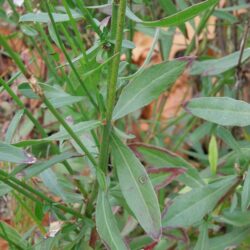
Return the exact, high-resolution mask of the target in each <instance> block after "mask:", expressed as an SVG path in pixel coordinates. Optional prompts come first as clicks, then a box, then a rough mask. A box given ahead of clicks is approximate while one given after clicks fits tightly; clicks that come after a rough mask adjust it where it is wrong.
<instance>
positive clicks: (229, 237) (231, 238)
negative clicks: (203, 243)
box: [209, 227, 250, 250]
mask: <svg viewBox="0 0 250 250" xmlns="http://www.w3.org/2000/svg"><path fill="white" fill-rule="evenodd" d="M249 233H250V228H249V227H246V228H242V229H241V228H236V229H234V230H233V231H231V232H230V233H227V234H225V235H223V236H218V237H214V238H212V239H210V240H209V250H222V249H230V247H235V246H237V245H239V244H241V243H242V242H243V241H244V240H245V239H246V238H247V237H249Z"/></svg>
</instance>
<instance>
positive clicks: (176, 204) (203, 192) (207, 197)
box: [162, 176, 237, 227]
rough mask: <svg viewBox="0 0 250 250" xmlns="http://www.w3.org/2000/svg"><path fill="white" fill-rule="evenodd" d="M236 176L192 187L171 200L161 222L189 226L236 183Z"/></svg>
mask: <svg viewBox="0 0 250 250" xmlns="http://www.w3.org/2000/svg"><path fill="white" fill-rule="evenodd" d="M236 181H237V177H235V176H229V177H226V178H225V179H223V180H221V181H217V182H215V183H212V184H209V185H207V186H204V187H201V188H196V189H193V190H192V191H190V192H188V193H185V194H183V195H179V196H178V197H176V198H175V199H174V200H173V204H172V205H171V206H170V207H169V209H168V211H167V214H166V216H165V217H164V218H163V220H162V223H163V226H164V227H189V226H191V225H193V224H194V223H196V222H199V221H200V220H202V218H203V217H204V216H205V215H206V214H208V213H210V212H211V211H212V210H213V209H214V207H215V206H216V204H217V203H218V201H219V200H220V199H221V198H222V197H223V196H224V195H225V194H226V193H227V192H228V190H230V188H231V187H232V186H233V185H234V184H235V183H236Z"/></svg>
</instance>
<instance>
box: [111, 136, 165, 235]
mask: <svg viewBox="0 0 250 250" xmlns="http://www.w3.org/2000/svg"><path fill="white" fill-rule="evenodd" d="M111 138H112V140H111V141H112V143H111V147H112V157H113V160H114V165H115V167H116V170H117V174H118V178H119V183H120V187H121V190H122V193H123V196H124V197H125V200H126V202H127V203H128V205H129V207H130V209H131V210H132V211H133V213H134V215H135V216H136V218H137V220H138V221H139V223H140V225H141V226H142V228H143V229H144V230H145V231H146V232H147V233H148V234H149V235H150V236H151V237H152V238H153V239H159V238H160V236H161V214H160V208H159V203H158V199H157V196H156V193H155V191H154V188H153V185H152V183H151V181H150V179H149V176H148V174H147V172H146V170H145V168H144V166H143V165H142V164H141V162H140V161H139V160H138V159H137V158H136V157H135V155H134V154H133V152H132V151H131V150H130V149H129V148H128V147H127V146H126V145H124V144H123V143H122V142H121V141H120V139H119V138H118V137H117V136H116V135H114V134H112V137H111Z"/></svg>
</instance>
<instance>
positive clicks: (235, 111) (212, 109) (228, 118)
mask: <svg viewBox="0 0 250 250" xmlns="http://www.w3.org/2000/svg"><path fill="white" fill-rule="evenodd" d="M186 109H187V111H189V112H190V113H191V114H193V115H194V116H198V117H200V118H202V119H204V120H207V121H210V122H213V123H217V124H219V125H223V126H239V127H244V126H248V125H250V104H248V103H246V102H243V101H239V100H235V99H232V98H229V97H200V98H194V99H192V100H191V101H189V102H188V104H187V106H186Z"/></svg>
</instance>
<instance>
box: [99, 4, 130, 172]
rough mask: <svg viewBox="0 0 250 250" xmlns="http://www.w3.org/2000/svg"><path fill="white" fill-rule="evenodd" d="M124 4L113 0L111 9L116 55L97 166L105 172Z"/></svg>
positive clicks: (112, 64) (109, 81)
mask: <svg viewBox="0 0 250 250" xmlns="http://www.w3.org/2000/svg"><path fill="white" fill-rule="evenodd" d="M126 4H127V0H114V3H113V5H114V6H113V9H112V17H113V18H114V17H115V16H116V15H115V11H116V9H117V8H116V7H118V15H117V17H118V20H117V23H116V22H115V20H114V19H113V20H112V30H111V32H112V33H114V32H113V31H114V30H115V31H116V35H115V48H114V52H113V55H116V56H115V57H114V59H113V61H112V63H111V69H110V73H109V79H108V87H107V104H106V108H107V111H106V125H105V126H104V128H103V134H102V143H101V149H100V159H99V167H100V168H101V169H102V170H103V171H104V172H106V171H107V167H108V159H109V157H108V156H109V144H110V133H111V129H112V124H111V121H112V113H113V109H114V104H115V98H116V83H117V78H118V70H119V63H120V55H121V49H122V39H123V30H124V22H125V12H126Z"/></svg>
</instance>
